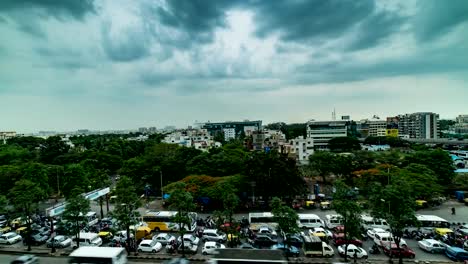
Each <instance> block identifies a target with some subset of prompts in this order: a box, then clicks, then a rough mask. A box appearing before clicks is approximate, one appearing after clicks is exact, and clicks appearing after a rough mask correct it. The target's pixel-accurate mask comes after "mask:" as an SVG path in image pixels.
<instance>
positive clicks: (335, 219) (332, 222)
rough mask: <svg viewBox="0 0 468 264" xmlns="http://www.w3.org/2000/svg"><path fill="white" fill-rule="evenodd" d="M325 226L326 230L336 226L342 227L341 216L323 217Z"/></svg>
mask: <svg viewBox="0 0 468 264" xmlns="http://www.w3.org/2000/svg"><path fill="white" fill-rule="evenodd" d="M325 218H326V220H325V226H326V227H327V228H328V229H333V228H335V227H337V226H341V225H343V221H342V220H341V215H337V214H336V215H326V216H325Z"/></svg>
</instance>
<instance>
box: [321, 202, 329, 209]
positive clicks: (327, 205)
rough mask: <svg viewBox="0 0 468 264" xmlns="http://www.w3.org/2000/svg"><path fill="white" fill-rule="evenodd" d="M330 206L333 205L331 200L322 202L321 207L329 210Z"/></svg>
mask: <svg viewBox="0 0 468 264" xmlns="http://www.w3.org/2000/svg"><path fill="white" fill-rule="evenodd" d="M330 207H331V204H330V202H321V203H320V209H322V210H328V209H330Z"/></svg>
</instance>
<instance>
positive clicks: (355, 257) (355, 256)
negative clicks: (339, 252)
mask: <svg viewBox="0 0 468 264" xmlns="http://www.w3.org/2000/svg"><path fill="white" fill-rule="evenodd" d="M353 258H354V263H357V251H356V250H355V251H354V256H353Z"/></svg>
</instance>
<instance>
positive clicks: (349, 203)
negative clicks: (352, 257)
mask: <svg viewBox="0 0 468 264" xmlns="http://www.w3.org/2000/svg"><path fill="white" fill-rule="evenodd" d="M334 186H335V190H336V191H335V193H334V194H333V207H334V209H335V211H336V213H338V214H339V215H340V217H341V221H342V222H343V226H344V230H343V233H344V238H343V239H344V240H345V241H348V240H350V239H353V238H359V237H360V236H361V212H362V209H361V207H360V206H359V204H358V203H357V201H356V199H355V194H354V192H353V190H352V189H351V188H350V187H348V186H347V185H346V184H344V183H343V182H341V181H336V182H335V185H334ZM348 245H349V244H346V245H345V252H348ZM347 261H348V256H347V254H345V262H347Z"/></svg>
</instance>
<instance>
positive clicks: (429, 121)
mask: <svg viewBox="0 0 468 264" xmlns="http://www.w3.org/2000/svg"><path fill="white" fill-rule="evenodd" d="M438 122H439V115H438V114H435V113H431V112H420V113H413V114H403V115H398V134H399V136H400V137H402V138H419V139H436V138H438V137H439V124H438Z"/></svg>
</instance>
